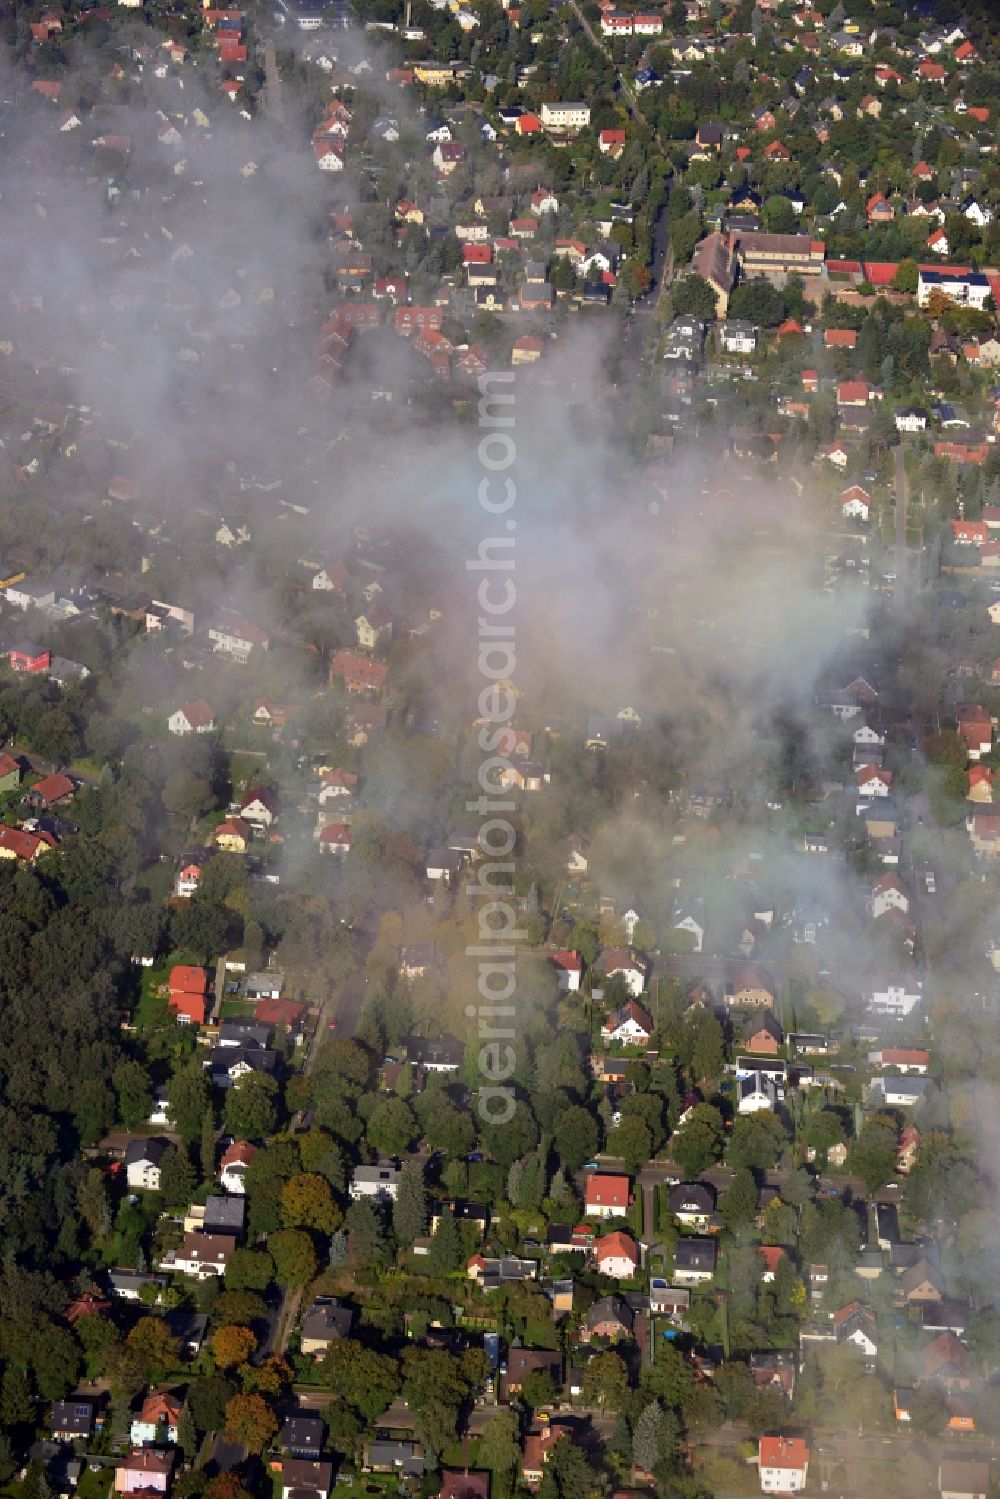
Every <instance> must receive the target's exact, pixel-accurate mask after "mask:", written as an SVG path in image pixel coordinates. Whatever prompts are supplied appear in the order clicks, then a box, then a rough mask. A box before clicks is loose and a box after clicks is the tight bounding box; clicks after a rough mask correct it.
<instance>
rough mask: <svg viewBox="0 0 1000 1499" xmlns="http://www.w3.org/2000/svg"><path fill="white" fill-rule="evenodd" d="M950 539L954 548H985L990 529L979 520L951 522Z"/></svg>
mask: <svg viewBox="0 0 1000 1499" xmlns="http://www.w3.org/2000/svg"><path fill="white" fill-rule="evenodd" d="M951 539H952V541H953V542H954V544H955V546H960V547H968V546H973V547H981V546H985V545H986V543H987V542H988V541H989V539H990V528H989V526H988V525H987V524H986V522H985V521H981V520H953V521H952V522H951Z"/></svg>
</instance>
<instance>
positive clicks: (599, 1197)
mask: <svg viewBox="0 0 1000 1499" xmlns="http://www.w3.org/2000/svg"><path fill="white" fill-rule="evenodd" d="M631 1200H632V1183H631V1180H630V1179H629V1177H627V1176H618V1175H615V1174H611V1173H604V1172H593V1173H592V1174H590V1175H588V1177H587V1180H586V1184H585V1185H584V1189H583V1210H584V1214H585V1215H586V1217H588V1218H624V1217H625V1215H626V1214H627V1212H628V1210H629V1203H630V1202H631Z"/></svg>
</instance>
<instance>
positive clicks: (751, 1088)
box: [736, 1072, 779, 1114]
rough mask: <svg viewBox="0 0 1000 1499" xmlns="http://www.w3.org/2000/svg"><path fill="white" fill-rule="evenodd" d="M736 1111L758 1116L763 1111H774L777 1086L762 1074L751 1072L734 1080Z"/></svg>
mask: <svg viewBox="0 0 1000 1499" xmlns="http://www.w3.org/2000/svg"><path fill="white" fill-rule="evenodd" d="M736 1089H737V1105H736V1107H737V1111H738V1112H739V1113H740V1114H759V1113H761V1112H762V1111H763V1110H765V1109H770V1110H772V1111H773V1110H774V1108H775V1106H776V1105H777V1102H778V1097H779V1094H778V1089H777V1086H776V1085H775V1084H774V1083H773V1082H772V1081H771V1079H770V1077H768V1075H767V1074H766V1073H764V1072H751V1073H749V1074H748V1075H746V1076H745V1077H738V1078H737V1080H736Z"/></svg>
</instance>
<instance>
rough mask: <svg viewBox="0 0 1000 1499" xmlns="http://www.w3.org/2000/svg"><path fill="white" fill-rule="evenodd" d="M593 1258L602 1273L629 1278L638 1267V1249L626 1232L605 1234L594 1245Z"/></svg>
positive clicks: (617, 1277) (621, 1278)
mask: <svg viewBox="0 0 1000 1499" xmlns="http://www.w3.org/2000/svg"><path fill="white" fill-rule="evenodd" d="M594 1259H595V1260H596V1262H597V1268H598V1270H599V1271H600V1273H601V1274H602V1275H610V1276H611V1277H612V1278H613V1279H614V1280H630V1279H631V1278H632V1276H633V1275H634V1274H635V1272H636V1270H637V1269H638V1268H639V1249H638V1246H637V1245H636V1242H635V1240H634V1239H632V1238H630V1237H629V1235H628V1234H623V1233H620V1232H619V1233H611V1234H605V1235H604V1236H603V1238H600V1239H598V1240H597V1243H596V1244H595V1245H594Z"/></svg>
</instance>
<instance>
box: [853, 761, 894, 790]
mask: <svg viewBox="0 0 1000 1499" xmlns="http://www.w3.org/2000/svg"><path fill="white" fill-rule="evenodd" d="M854 783H855V787H856V789H857V793H858V795H859V796H865V797H877V796H888V795H889V792H890V791H891V789H892V771H891V770H883V769H882V768H881V767H880V766H878V765H862V766H861V767H860V768H859V769H858V770H857V771H856V772H855V775H854Z"/></svg>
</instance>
